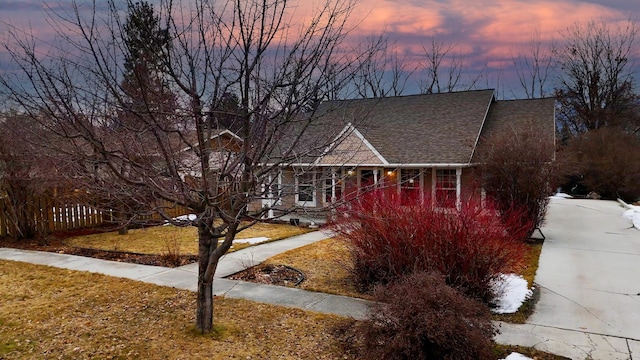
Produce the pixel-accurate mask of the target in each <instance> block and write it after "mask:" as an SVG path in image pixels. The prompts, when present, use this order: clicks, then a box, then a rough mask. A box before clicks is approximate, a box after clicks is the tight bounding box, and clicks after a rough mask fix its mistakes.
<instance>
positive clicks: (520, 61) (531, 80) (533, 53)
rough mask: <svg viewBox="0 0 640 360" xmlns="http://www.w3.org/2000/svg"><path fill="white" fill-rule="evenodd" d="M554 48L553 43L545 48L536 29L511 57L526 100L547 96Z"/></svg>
mask: <svg viewBox="0 0 640 360" xmlns="http://www.w3.org/2000/svg"><path fill="white" fill-rule="evenodd" d="M554 47H555V45H554V42H553V41H552V42H551V43H550V44H549V46H546V45H545V44H544V42H543V40H542V37H541V35H540V29H536V30H535V31H534V33H533V35H532V36H531V39H530V40H529V43H528V44H527V46H526V47H525V48H523V49H522V50H521V52H520V53H519V54H518V55H517V56H514V57H513V66H514V68H515V71H516V74H517V75H518V83H519V85H520V88H521V89H522V90H524V92H525V95H526V97H527V98H528V99H535V98H543V97H545V96H548V95H549V94H548V89H547V86H548V85H549V84H548V81H549V80H550V77H551V73H552V71H553V65H554V64H553V57H552V54H551V50H552V49H553V48H554Z"/></svg>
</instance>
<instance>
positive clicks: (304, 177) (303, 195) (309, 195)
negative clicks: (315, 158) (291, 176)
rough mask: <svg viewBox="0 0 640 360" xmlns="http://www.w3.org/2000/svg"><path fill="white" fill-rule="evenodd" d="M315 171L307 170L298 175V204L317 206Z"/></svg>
mask: <svg viewBox="0 0 640 360" xmlns="http://www.w3.org/2000/svg"><path fill="white" fill-rule="evenodd" d="M315 180H316V175H315V173H310V172H305V173H302V174H300V175H298V176H297V177H296V205H299V206H316V196H315Z"/></svg>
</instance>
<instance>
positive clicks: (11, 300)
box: [0, 261, 355, 359]
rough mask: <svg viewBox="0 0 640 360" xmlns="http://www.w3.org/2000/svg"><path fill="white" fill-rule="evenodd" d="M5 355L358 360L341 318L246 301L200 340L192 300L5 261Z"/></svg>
mask: <svg viewBox="0 0 640 360" xmlns="http://www.w3.org/2000/svg"><path fill="white" fill-rule="evenodd" d="M0 303H1V304H2V306H0V358H1V359H25V358H73V359H94V358H109V359H135V358H140V359H149V358H153V359H196V358H197V359H204V358H213V359H265V358H271V359H274V358H278V359H337V358H341V359H354V358H355V357H354V356H352V355H351V354H349V353H348V351H347V352H345V349H343V348H342V345H341V343H340V341H339V340H337V338H339V336H336V333H335V330H336V327H337V326H339V325H341V324H343V322H344V319H343V318H339V317H336V316H330V315H322V314H317V313H312V312H308V311H303V310H297V309H289V308H284V307H278V306H272V305H265V304H260V303H254V302H249V301H244V300H233V299H221V298H217V299H216V302H215V316H216V318H215V328H216V332H215V334H213V335H210V336H200V335H197V334H195V332H194V330H193V323H194V317H195V310H194V309H195V293H191V292H188V291H184V290H176V289H172V288H168V287H159V286H155V285H150V284H144V283H141V282H136V281H132V280H126V279H120V278H114V277H108V276H104V275H98V274H91V273H83V272H76V271H70V270H64V269H56V268H51V267H45V266H40V265H32V264H26V263H19V262H11V261H0Z"/></svg>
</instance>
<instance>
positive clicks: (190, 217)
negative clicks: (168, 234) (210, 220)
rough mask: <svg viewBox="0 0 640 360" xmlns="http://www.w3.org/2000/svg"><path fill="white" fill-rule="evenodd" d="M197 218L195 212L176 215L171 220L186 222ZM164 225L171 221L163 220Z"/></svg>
mask: <svg viewBox="0 0 640 360" xmlns="http://www.w3.org/2000/svg"><path fill="white" fill-rule="evenodd" d="M197 218H198V216H197V215H196V214H187V215H180V216H178V217H174V218H172V219H171V220H172V221H174V222H178V223H187V222H190V221H195V220H196V219H197ZM166 225H171V223H170V222H169V221H166V220H165V224H164V226H166Z"/></svg>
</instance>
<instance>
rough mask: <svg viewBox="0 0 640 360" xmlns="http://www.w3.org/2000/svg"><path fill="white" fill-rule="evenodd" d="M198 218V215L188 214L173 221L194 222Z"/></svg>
mask: <svg viewBox="0 0 640 360" xmlns="http://www.w3.org/2000/svg"><path fill="white" fill-rule="evenodd" d="M197 218H198V216H197V215H196V214H187V215H180V216H178V217H174V218H173V220H175V221H194V220H195V219H197Z"/></svg>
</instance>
